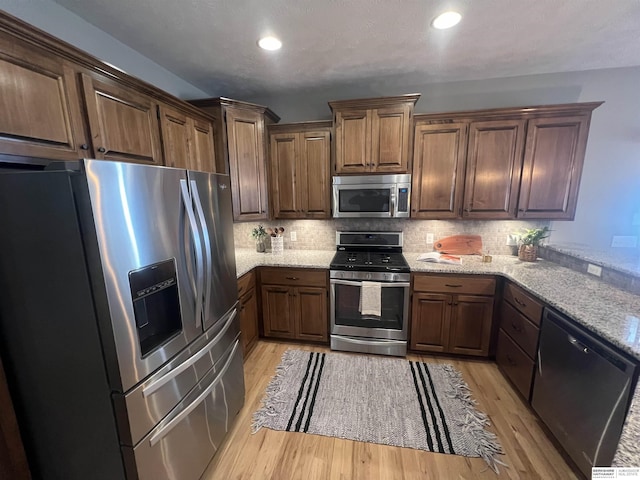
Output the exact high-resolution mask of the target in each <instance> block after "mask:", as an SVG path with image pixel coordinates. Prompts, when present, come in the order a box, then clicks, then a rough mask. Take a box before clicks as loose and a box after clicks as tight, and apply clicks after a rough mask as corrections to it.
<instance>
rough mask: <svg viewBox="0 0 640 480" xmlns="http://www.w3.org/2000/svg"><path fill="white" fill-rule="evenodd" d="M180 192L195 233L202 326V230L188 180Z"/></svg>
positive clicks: (198, 320) (198, 310) (182, 182)
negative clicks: (194, 210)
mask: <svg viewBox="0 0 640 480" xmlns="http://www.w3.org/2000/svg"><path fill="white" fill-rule="evenodd" d="M180 192H181V193H182V203H183V204H184V209H185V211H186V212H187V217H188V218H189V229H190V230H191V234H192V235H193V243H194V245H195V249H196V327H200V325H201V319H202V289H203V287H204V277H203V276H204V259H203V253H202V241H201V238H200V231H199V230H198V223H197V222H196V215H195V213H194V212H193V201H192V199H191V194H190V193H189V188H188V186H187V181H186V180H184V179H181V180H180Z"/></svg>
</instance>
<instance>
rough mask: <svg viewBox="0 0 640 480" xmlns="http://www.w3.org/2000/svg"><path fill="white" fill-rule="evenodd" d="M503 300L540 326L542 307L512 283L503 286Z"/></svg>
mask: <svg viewBox="0 0 640 480" xmlns="http://www.w3.org/2000/svg"><path fill="white" fill-rule="evenodd" d="M504 299H505V300H506V301H507V302H509V303H510V304H511V305H513V306H514V307H515V308H516V309H517V310H518V311H520V312H521V313H522V314H524V316H526V317H527V318H528V319H529V320H531V321H532V322H533V323H535V324H536V325H538V326H540V319H541V318H542V308H543V305H542V304H541V303H540V302H539V301H538V300H536V299H535V298H533V297H532V296H531V295H529V294H528V293H526V292H525V291H524V290H522V289H521V288H520V287H518V286H516V285H514V284H513V283H506V284H505V286H504Z"/></svg>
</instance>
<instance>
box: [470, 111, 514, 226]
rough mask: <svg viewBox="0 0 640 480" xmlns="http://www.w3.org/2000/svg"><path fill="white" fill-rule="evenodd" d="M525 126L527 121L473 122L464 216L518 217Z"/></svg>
mask: <svg viewBox="0 0 640 480" xmlns="http://www.w3.org/2000/svg"><path fill="white" fill-rule="evenodd" d="M524 124H525V121H524V120H496V121H489V122H472V123H471V125H470V127H469V148H468V154H467V174H466V181H465V189H464V190H465V194H464V213H463V216H464V217H467V218H491V219H501V218H515V216H516V204H517V200H518V185H519V182H520V172H521V168H522V154H523V144H524Z"/></svg>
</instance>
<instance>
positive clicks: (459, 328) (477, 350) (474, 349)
mask: <svg viewBox="0 0 640 480" xmlns="http://www.w3.org/2000/svg"><path fill="white" fill-rule="evenodd" d="M492 323H493V297H483V296H479V295H447V294H442V293H414V295H413V309H412V315H411V341H410V348H411V349H412V350H418V351H422V352H438V353H457V354H461V355H474V356H484V357H486V356H487V355H488V354H489V343H490V341H491V325H492Z"/></svg>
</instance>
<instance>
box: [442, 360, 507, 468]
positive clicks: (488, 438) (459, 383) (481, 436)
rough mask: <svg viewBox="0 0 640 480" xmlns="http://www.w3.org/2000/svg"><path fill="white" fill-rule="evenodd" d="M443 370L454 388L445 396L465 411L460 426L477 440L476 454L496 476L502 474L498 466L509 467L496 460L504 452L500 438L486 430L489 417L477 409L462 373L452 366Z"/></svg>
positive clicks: (446, 366)
mask: <svg viewBox="0 0 640 480" xmlns="http://www.w3.org/2000/svg"><path fill="white" fill-rule="evenodd" d="M442 369H443V371H444V372H445V373H446V374H447V376H448V377H449V380H450V382H449V383H450V385H451V387H452V388H451V390H449V391H447V392H446V393H445V394H446V395H447V396H448V397H449V398H456V399H458V400H460V401H461V403H462V404H463V407H464V410H465V418H464V419H461V420H459V421H458V425H459V426H460V427H461V428H462V429H463V431H465V432H468V433H469V434H470V435H471V436H473V438H474V439H476V441H477V445H478V446H477V448H476V452H475V453H476V454H477V455H478V456H479V457H482V459H483V460H484V461H485V462H487V465H488V466H489V467H490V468H491V469H492V470H493V471H494V472H496V474H497V473H500V472H499V471H498V465H503V466H505V467H508V465H507V464H506V463H503V462H501V461H500V460H498V459H497V458H496V455H504V451H503V450H502V446H501V445H500V442H498V437H497V436H496V435H495V434H494V433H491V432H490V431H488V430H486V429H485V427H486V426H488V425H489V424H490V422H489V417H488V416H487V415H486V414H484V413H482V412H480V411H478V409H476V405H477V402H476V400H475V399H474V398H473V396H472V394H471V389H470V388H469V385H467V382H465V381H464V379H463V378H462V373H461V372H460V371H458V370H457V369H456V368H454V366H453V365H450V364H445V365H442Z"/></svg>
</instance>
